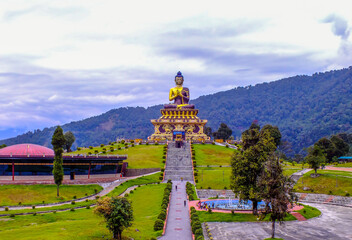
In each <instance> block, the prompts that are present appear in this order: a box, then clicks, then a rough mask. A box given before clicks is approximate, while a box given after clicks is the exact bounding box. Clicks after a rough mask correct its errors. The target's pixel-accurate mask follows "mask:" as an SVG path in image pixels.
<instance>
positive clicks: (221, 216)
mask: <svg viewBox="0 0 352 240" xmlns="http://www.w3.org/2000/svg"><path fill="white" fill-rule="evenodd" d="M197 214H198V216H199V220H200V222H256V221H259V220H258V217H257V216H254V215H253V214H248V213H234V214H232V213H219V212H212V213H208V212H205V211H197ZM293 220H296V218H295V217H294V216H292V215H291V214H288V215H287V216H286V217H285V221H293ZM263 221H269V215H268V216H266V217H265V218H264V220H263Z"/></svg>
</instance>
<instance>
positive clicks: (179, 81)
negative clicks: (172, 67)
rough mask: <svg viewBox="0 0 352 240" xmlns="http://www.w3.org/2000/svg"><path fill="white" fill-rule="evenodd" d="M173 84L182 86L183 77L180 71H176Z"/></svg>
mask: <svg viewBox="0 0 352 240" xmlns="http://www.w3.org/2000/svg"><path fill="white" fill-rule="evenodd" d="M175 83H176V85H181V86H182V84H183V76H182V73H181V72H180V71H178V73H177V75H176V76H175Z"/></svg>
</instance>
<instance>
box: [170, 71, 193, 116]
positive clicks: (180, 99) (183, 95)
mask: <svg viewBox="0 0 352 240" xmlns="http://www.w3.org/2000/svg"><path fill="white" fill-rule="evenodd" d="M183 81H184V80H183V76H182V73H181V72H180V71H179V72H178V73H177V75H176V76H175V83H176V87H173V88H171V89H170V92H169V100H170V101H174V103H171V104H167V105H164V108H165V109H170V108H177V109H194V105H193V104H188V102H189V89H188V88H186V87H183V86H182V85H183Z"/></svg>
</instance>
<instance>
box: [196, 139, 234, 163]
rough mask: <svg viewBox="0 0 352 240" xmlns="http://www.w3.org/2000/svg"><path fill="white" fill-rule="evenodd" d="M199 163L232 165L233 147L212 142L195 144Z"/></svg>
mask: <svg viewBox="0 0 352 240" xmlns="http://www.w3.org/2000/svg"><path fill="white" fill-rule="evenodd" d="M192 146H193V147H194V151H195V158H196V159H195V160H196V161H197V165H230V164H231V163H230V162H231V156H232V154H233V151H234V150H233V149H231V148H226V147H222V146H218V145H212V144H193V145H192Z"/></svg>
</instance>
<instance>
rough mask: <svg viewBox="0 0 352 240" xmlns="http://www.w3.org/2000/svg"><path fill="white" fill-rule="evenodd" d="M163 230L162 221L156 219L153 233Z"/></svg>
mask: <svg viewBox="0 0 352 240" xmlns="http://www.w3.org/2000/svg"><path fill="white" fill-rule="evenodd" d="M163 228H164V221H163V220H160V219H157V220H156V221H155V223H154V231H159V230H162V229H163Z"/></svg>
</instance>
